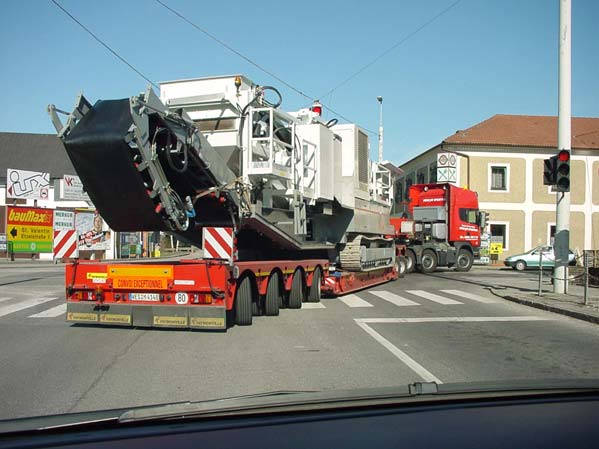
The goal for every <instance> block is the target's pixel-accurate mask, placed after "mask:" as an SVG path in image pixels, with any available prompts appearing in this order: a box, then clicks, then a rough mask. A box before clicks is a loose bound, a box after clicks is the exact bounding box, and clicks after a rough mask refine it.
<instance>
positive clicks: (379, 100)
mask: <svg viewBox="0 0 599 449" xmlns="http://www.w3.org/2000/svg"><path fill="white" fill-rule="evenodd" d="M376 99H377V100H378V102H379V164H380V163H382V162H383V97H381V96H378V97H376Z"/></svg>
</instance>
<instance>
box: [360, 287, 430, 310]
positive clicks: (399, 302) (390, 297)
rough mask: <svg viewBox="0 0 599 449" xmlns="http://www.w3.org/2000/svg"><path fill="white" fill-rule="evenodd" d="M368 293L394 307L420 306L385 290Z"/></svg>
mask: <svg viewBox="0 0 599 449" xmlns="http://www.w3.org/2000/svg"><path fill="white" fill-rule="evenodd" d="M368 293H372V294H373V295H375V296H378V297H379V298H382V299H384V300H385V301H389V302H390V303H392V304H395V305H396V306H400V307H401V306H419V305H420V304H418V303H417V302H414V301H410V300H409V299H406V298H403V297H401V296H399V295H396V294H394V293H391V292H388V291H385V290H381V291H369V292H368Z"/></svg>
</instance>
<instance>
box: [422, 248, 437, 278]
mask: <svg viewBox="0 0 599 449" xmlns="http://www.w3.org/2000/svg"><path fill="white" fill-rule="evenodd" d="M436 269H437V255H436V254H435V252H434V251H433V250H432V249H425V250H424V251H422V258H421V259H420V271H421V272H422V273H425V274H427V273H432V272H433V271H435V270H436Z"/></svg>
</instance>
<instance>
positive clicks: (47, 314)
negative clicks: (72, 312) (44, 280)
mask: <svg viewBox="0 0 599 449" xmlns="http://www.w3.org/2000/svg"><path fill="white" fill-rule="evenodd" d="M65 313H67V305H66V303H65V304H60V305H58V306H56V307H52V308H50V309H48V310H44V311H43V312H40V313H36V314H34V315H29V316H28V318H54V317H57V316H60V315H64V314H65Z"/></svg>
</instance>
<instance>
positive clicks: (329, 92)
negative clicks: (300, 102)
mask: <svg viewBox="0 0 599 449" xmlns="http://www.w3.org/2000/svg"><path fill="white" fill-rule="evenodd" d="M461 1H462V0H456V1H455V2H453V3H452V4H451V5H449V6H448V7H447V8H445V9H444V10H443V11H441V12H439V13H438V14H436V15H435V16H434V17H432V18H431V19H429V20H427V21H426V22H424V23H423V24H422V25H420V26H419V27H418V28H416V29H415V30H414V31H412V32H411V33H409V34H407V35H406V36H404V37H403V38H402V39H400V40H399V41H397V42H396V43H395V44H393V45H392V46H391V47H389V48H388V49H387V50H385V51H384V52H382V53H381V54H380V55H378V56H377V57H376V58H374V59H373V60H372V61H370V62H369V63H368V64H366V65H364V66H362V67H361V68H360V69H358V70H357V71H356V72H354V73H353V74H351V75H350V76H348V77H347V78H345V79H344V80H343V81H341V82H340V83H339V84H337V85H336V86H335V87H333V88H332V89H330V90H329V91H327V92H326V93H325V94H324V95H321V96H320V97H319V98H325V97H327V96H328V95H330V94H332V93H333V92H334V91H336V90H337V89H339V88H340V87H341V86H343V85H345V84H347V83H348V82H350V81H351V80H352V79H354V78H355V77H356V76H358V75H359V74H360V73H362V72H363V71H364V70H366V69H367V68H369V67H370V66H372V65H373V64H375V63H377V62H378V61H379V60H381V59H382V58H384V57H385V56H387V55H388V54H389V53H391V52H392V51H393V50H395V49H396V48H397V47H399V46H400V45H402V44H403V43H405V42H406V41H408V40H409V39H410V38H412V37H414V36H415V35H416V34H418V33H419V32H420V31H422V30H423V29H425V28H426V27H427V26H429V25H430V24H431V23H433V22H434V21H435V20H437V19H438V18H439V17H441V16H442V15H443V14H445V13H447V12H448V11H449V10H451V9H453V8H454V7H455V6H457V4H458V3H460V2H461Z"/></svg>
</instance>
